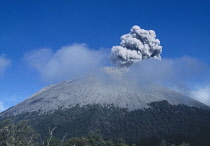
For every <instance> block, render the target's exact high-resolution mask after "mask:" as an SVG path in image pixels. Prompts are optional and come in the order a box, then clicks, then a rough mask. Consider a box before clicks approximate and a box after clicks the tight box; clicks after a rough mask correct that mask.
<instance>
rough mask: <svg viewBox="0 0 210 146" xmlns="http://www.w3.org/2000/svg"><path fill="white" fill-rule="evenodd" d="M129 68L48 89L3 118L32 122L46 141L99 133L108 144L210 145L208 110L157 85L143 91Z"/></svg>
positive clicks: (109, 70)
mask: <svg viewBox="0 0 210 146" xmlns="http://www.w3.org/2000/svg"><path fill="white" fill-rule="evenodd" d="M126 72H127V70H126V69H118V68H114V67H109V68H102V69H101V70H100V71H99V72H96V73H92V74H89V75H87V76H85V77H83V78H80V79H77V80H72V81H66V82H62V83H59V84H57V85H52V86H49V87H46V88H44V89H42V90H40V91H39V92H37V93H35V94H34V95H32V96H31V97H29V98H28V99H26V100H25V101H23V102H21V103H20V104H18V105H16V106H14V107H12V108H10V109H8V110H7V111H4V112H2V113H1V114H0V117H1V118H2V119H5V118H8V117H10V118H12V119H15V121H20V120H23V119H26V120H29V122H30V123H31V125H32V126H33V127H34V128H35V129H36V130H37V131H38V132H39V133H40V134H41V136H42V137H45V136H46V134H47V133H48V128H53V127H57V128H56V131H55V133H54V136H55V137H58V138H60V139H62V138H63V137H65V136H66V138H68V137H75V136H76V137H77V136H83V135H87V134H88V133H90V132H96V131H99V133H100V134H102V135H103V136H104V137H105V138H107V139H113V140H116V139H120V138H122V139H125V140H126V142H128V143H130V144H133V143H135V144H138V145H158V143H160V140H161V139H166V140H167V141H169V142H171V143H181V142H183V141H186V142H189V143H191V145H204V146H205V145H208V146H209V144H210V140H209V137H210V110H209V107H208V106H206V105H204V104H202V103H200V102H198V101H196V100H194V99H192V98H189V97H187V96H185V95H183V94H180V93H178V92H175V91H173V90H170V89H168V88H166V87H163V86H161V85H158V84H151V85H149V86H146V87H145V86H142V85H141V83H139V82H135V80H133V79H132V78H127V76H126Z"/></svg>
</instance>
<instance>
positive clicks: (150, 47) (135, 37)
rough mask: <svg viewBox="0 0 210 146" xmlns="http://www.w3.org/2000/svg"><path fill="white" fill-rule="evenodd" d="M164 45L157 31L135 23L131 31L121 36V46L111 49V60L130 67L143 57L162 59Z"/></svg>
mask: <svg viewBox="0 0 210 146" xmlns="http://www.w3.org/2000/svg"><path fill="white" fill-rule="evenodd" d="M161 52H162V47H161V46H160V41H159V40H158V39H156V34H155V31H153V30H144V29H141V28H140V27H139V26H137V25H135V26H133V27H132V28H131V31H130V33H128V34H125V35H123V36H121V43H120V46H113V47H112V49H111V56H110V61H111V62H112V63H113V64H114V65H117V66H120V67H128V66H130V65H131V64H133V63H136V62H139V61H141V60H143V59H148V58H156V59H161V56H160V54H161Z"/></svg>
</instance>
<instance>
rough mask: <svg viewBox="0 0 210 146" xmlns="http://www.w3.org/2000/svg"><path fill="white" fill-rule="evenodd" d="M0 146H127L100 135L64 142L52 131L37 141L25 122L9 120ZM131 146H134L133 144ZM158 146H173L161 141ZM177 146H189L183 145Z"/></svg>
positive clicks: (0, 134)
mask: <svg viewBox="0 0 210 146" xmlns="http://www.w3.org/2000/svg"><path fill="white" fill-rule="evenodd" d="M0 125H1V127H0V145H1V146H41V145H42V146H129V145H128V144H126V143H125V142H124V140H122V139H120V140H117V141H112V140H110V139H109V140H105V139H104V138H103V137H102V136H101V135H100V134H96V133H90V134H88V135H87V136H85V137H74V138H69V139H68V140H66V141H63V140H59V139H57V138H53V131H54V129H55V128H54V129H52V130H49V134H50V136H49V137H48V139H46V140H44V141H39V139H38V135H37V134H36V132H35V131H34V130H33V129H32V128H31V127H30V126H29V125H28V123H27V121H20V122H19V123H17V124H14V122H13V121H12V120H11V119H7V120H5V121H3V122H2V123H0ZM132 146H135V144H133V145H132ZM159 146H175V144H172V145H171V144H169V143H167V142H166V141H165V140H162V141H161V143H160V144H159ZM179 146H190V145H189V144H186V143H183V144H181V145H179Z"/></svg>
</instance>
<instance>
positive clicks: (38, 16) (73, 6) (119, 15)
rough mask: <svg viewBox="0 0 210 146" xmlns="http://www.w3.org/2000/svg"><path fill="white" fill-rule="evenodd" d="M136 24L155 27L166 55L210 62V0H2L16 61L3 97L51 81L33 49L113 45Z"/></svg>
mask: <svg viewBox="0 0 210 146" xmlns="http://www.w3.org/2000/svg"><path fill="white" fill-rule="evenodd" d="M133 25H139V26H140V27H141V28H144V29H152V30H155V32H156V34H157V38H158V39H160V41H161V45H162V46H163V53H162V57H163V58H176V57H181V56H185V55H187V56H192V57H195V58H198V59H200V60H202V61H204V62H206V63H207V64H210V2H209V0H190V1H188V0H184V1H183V0H161V1H159V0H144V1H143V0H103V1H102V0H100V1H99V0H34V1H32V0H11V1H8V0H1V1H0V55H1V54H4V57H7V58H8V59H10V61H11V65H10V66H8V67H7V68H6V70H5V72H4V74H3V75H1V76H0V102H3V103H4V106H6V107H9V106H11V105H14V104H16V103H18V102H20V101H22V100H23V99H25V98H26V97H28V96H30V95H31V94H33V93H34V92H36V91H37V90H39V89H40V88H42V87H43V86H46V85H48V84H49V82H44V81H42V79H41V78H40V75H39V74H38V73H37V72H35V71H34V70H33V69H32V68H30V67H29V66H28V65H27V63H26V62H25V61H24V59H23V58H24V54H26V53H27V52H30V51H31V50H34V49H41V48H52V49H53V50H54V51H56V50H58V49H59V48H60V47H62V46H65V45H68V44H73V43H86V44H87V45H88V46H89V47H90V48H92V49H95V50H97V49H99V48H101V47H102V48H107V49H110V48H111V47H112V46H113V45H118V44H119V43H120V39H119V38H120V36H121V35H123V34H125V33H128V32H129V30H130V28H131V27H132V26H133Z"/></svg>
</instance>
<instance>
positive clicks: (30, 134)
mask: <svg viewBox="0 0 210 146" xmlns="http://www.w3.org/2000/svg"><path fill="white" fill-rule="evenodd" d="M37 137H38V135H37V134H36V132H35V131H34V130H33V129H32V128H31V127H30V126H29V125H28V122H27V121H20V122H19V123H18V124H16V125H15V124H14V122H13V121H12V120H11V119H6V120H4V121H3V122H1V123H0V145H1V146H23V145H24V146H36V145H37V144H38V143H37V142H36V139H37Z"/></svg>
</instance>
